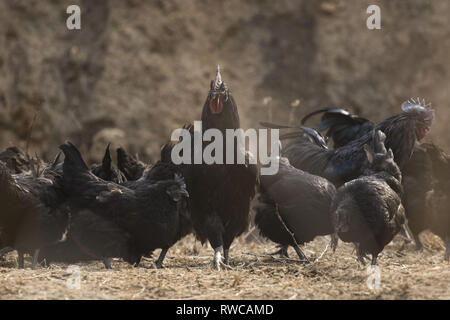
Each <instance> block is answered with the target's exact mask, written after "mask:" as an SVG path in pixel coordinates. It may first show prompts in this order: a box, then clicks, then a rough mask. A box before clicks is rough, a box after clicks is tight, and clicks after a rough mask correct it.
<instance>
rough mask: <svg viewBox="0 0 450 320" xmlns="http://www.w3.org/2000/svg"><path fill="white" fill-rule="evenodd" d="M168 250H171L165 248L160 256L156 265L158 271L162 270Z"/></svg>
mask: <svg viewBox="0 0 450 320" xmlns="http://www.w3.org/2000/svg"><path fill="white" fill-rule="evenodd" d="M168 250H169V248H164V249H162V250H161V253H160V254H159V258H158V260H157V261H156V263H155V265H156V268H158V269H161V268H162V266H163V261H164V258H165V257H166V254H167V251H168Z"/></svg>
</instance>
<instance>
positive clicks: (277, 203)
mask: <svg viewBox="0 0 450 320" xmlns="http://www.w3.org/2000/svg"><path fill="white" fill-rule="evenodd" d="M335 193H336V188H335V187H334V185H333V184H332V183H331V182H329V181H327V180H326V179H324V178H322V177H319V176H315V175H312V174H309V173H307V172H304V171H301V170H299V169H296V168H294V167H293V166H291V165H290V164H289V161H288V160H287V159H286V158H283V157H281V158H279V170H278V173H277V174H275V175H267V176H261V177H260V194H259V197H258V203H257V205H256V206H255V208H254V209H255V212H256V215H255V224H256V225H257V226H258V228H259V230H260V232H261V234H262V235H263V236H264V237H266V238H269V239H270V240H272V241H274V242H276V243H279V244H280V245H281V246H282V249H281V250H280V252H281V253H285V252H286V247H287V246H293V247H294V249H295V250H296V252H297V254H298V256H299V258H300V260H305V256H304V255H303V253H302V252H301V251H300V250H299V248H298V247H297V245H296V244H304V243H305V242H309V241H312V240H313V239H314V238H315V237H316V236H319V235H328V234H332V233H334V229H333V226H332V222H331V220H330V206H331V202H332V200H333V197H334V195H335ZM277 212H278V214H279V216H280V217H281V218H282V220H283V223H284V224H285V225H286V227H287V228H288V229H289V231H290V232H292V233H293V235H294V237H295V242H294V239H293V238H292V235H291V234H290V233H289V232H288V231H287V230H286V228H285V226H284V225H283V223H282V222H281V221H280V219H279V217H278V215H277Z"/></svg>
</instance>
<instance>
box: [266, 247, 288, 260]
mask: <svg viewBox="0 0 450 320" xmlns="http://www.w3.org/2000/svg"><path fill="white" fill-rule="evenodd" d="M279 248H280V249H279V250H278V251H275V252H272V253H269V254H270V255H271V256H274V255H277V254H278V255H280V258H289V254H288V248H289V247H288V246H284V245H280V247H279Z"/></svg>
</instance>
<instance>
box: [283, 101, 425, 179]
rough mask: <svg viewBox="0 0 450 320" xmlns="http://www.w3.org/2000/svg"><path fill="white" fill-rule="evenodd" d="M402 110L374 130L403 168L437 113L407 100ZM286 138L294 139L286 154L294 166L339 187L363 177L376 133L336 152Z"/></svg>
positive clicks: (298, 137)
mask: <svg viewBox="0 0 450 320" xmlns="http://www.w3.org/2000/svg"><path fill="white" fill-rule="evenodd" d="M402 110H403V112H402V113H401V114H398V115H395V116H392V117H390V118H388V119H386V120H384V121H382V122H381V123H379V124H378V125H376V126H375V128H374V129H375V130H381V131H382V132H383V133H384V134H385V135H386V143H385V144H386V148H389V149H391V150H392V151H393V154H394V159H395V162H396V163H397V164H398V166H399V167H400V168H403V167H404V166H405V165H406V163H407V162H408V161H409V159H410V157H411V154H412V152H413V149H414V146H415V144H416V141H418V140H419V141H420V140H421V139H423V138H424V137H425V135H426V134H427V132H428V131H429V129H430V127H431V124H432V121H433V118H434V111H433V110H432V109H431V108H430V107H429V106H428V105H425V103H424V102H416V101H406V102H405V103H403V104H402ZM302 132H304V131H303V130H302ZM284 137H287V138H292V140H291V141H290V142H289V143H288V144H287V145H286V146H285V148H284V153H283V155H284V156H286V157H287V158H288V159H289V161H290V163H291V164H292V165H293V166H294V167H296V168H299V169H301V170H305V171H308V172H310V173H312V174H316V175H319V176H322V177H324V178H327V179H328V180H330V181H332V182H333V183H335V184H336V185H337V186H339V185H342V184H343V183H345V182H346V181H349V180H352V179H355V178H357V177H359V176H360V175H362V174H363V170H364V167H365V163H367V158H366V156H365V154H364V151H363V146H364V145H365V144H370V143H371V139H372V134H370V133H367V134H365V135H364V136H362V137H360V138H359V139H357V140H354V141H351V142H349V143H348V144H346V145H344V146H342V147H340V148H338V149H335V150H329V149H327V148H326V146H324V145H318V144H317V143H316V142H315V141H311V139H305V138H304V136H303V135H298V134H297V135H296V134H295V133H289V134H287V135H284ZM281 138H283V136H281Z"/></svg>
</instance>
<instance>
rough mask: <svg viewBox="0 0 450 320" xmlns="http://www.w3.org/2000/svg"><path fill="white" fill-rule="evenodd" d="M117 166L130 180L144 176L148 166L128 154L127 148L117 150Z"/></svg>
mask: <svg viewBox="0 0 450 320" xmlns="http://www.w3.org/2000/svg"><path fill="white" fill-rule="evenodd" d="M116 151H117V167H118V168H119V170H120V171H121V172H122V173H123V174H124V175H125V177H126V179H127V180H128V181H135V180H138V179H139V178H141V177H142V175H143V174H144V171H145V169H146V168H147V166H146V165H145V164H144V163H143V162H142V161H139V160H137V159H136V158H134V157H133V156H132V155H130V154H128V153H127V152H126V151H125V149H123V148H118V149H117V150H116Z"/></svg>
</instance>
